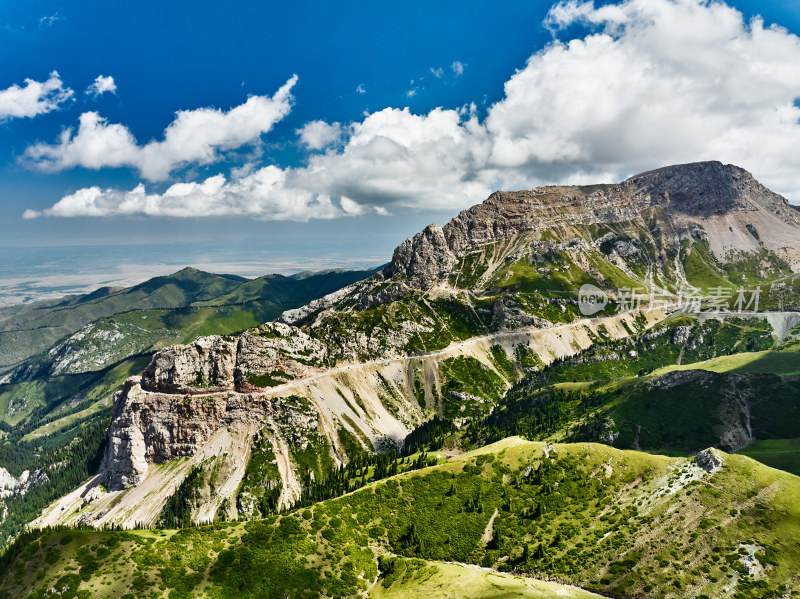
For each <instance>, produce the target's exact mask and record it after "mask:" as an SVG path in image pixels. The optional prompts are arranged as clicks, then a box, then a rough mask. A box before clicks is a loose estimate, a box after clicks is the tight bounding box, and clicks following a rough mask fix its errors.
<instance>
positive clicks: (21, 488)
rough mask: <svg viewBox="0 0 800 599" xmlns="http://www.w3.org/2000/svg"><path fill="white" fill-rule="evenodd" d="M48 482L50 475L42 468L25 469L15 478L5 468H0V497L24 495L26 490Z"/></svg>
mask: <svg viewBox="0 0 800 599" xmlns="http://www.w3.org/2000/svg"><path fill="white" fill-rule="evenodd" d="M48 482H50V477H49V476H47V473H45V472H43V471H42V470H39V469H37V470H34V471H33V472H31V471H30V470H25V471H24V472H23V473H22V474H20V475H19V478H15V477H14V476H13V475H11V473H9V472H8V470H6V469H5V468H0V497H9V496H12V495H25V494H26V493H27V492H28V491H31V490H32V489H35V488H36V487H40V486H42V485H43V484H45V483H48Z"/></svg>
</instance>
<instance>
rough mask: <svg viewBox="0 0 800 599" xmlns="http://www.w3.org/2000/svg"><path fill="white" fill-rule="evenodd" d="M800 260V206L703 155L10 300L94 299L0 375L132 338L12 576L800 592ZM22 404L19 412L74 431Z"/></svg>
mask: <svg viewBox="0 0 800 599" xmlns="http://www.w3.org/2000/svg"><path fill="white" fill-rule="evenodd" d="M799 275H800V211H798V210H797V209H796V208H795V207H793V206H792V205H790V204H789V203H788V202H787V201H786V200H785V199H784V198H782V197H781V196H779V195H777V194H774V193H773V192H771V191H769V190H768V189H766V188H765V187H763V186H762V185H760V184H759V183H758V182H757V181H756V180H755V179H754V178H753V177H752V176H751V175H750V174H749V173H748V172H746V171H744V170H743V169H741V168H738V167H735V166H732V165H723V164H721V163H718V162H704V163H694V164H687V165H677V166H672V167H666V168H662V169H658V170H655V171H650V172H647V173H642V174H640V175H636V176H634V177H631V178H630V179H628V180H626V181H624V182H622V183H619V184H616V185H593V186H551V187H543V188H537V189H534V190H528V191H519V192H497V193H495V194H492V195H491V196H490V197H489V198H488V199H487V200H486V201H485V202H483V203H482V204H478V205H476V206H473V207H472V208H469V209H467V210H465V211H463V212H462V213H460V214H459V215H458V216H456V217H455V218H454V219H453V220H452V221H450V222H449V223H447V224H446V225H445V226H444V227H439V226H438V225H430V226H429V227H427V228H426V229H424V230H423V231H421V232H420V233H418V234H417V235H415V236H414V237H412V238H410V239H408V240H406V241H405V242H403V243H401V244H400V245H399V246H398V247H397V249H396V250H395V251H394V254H393V256H392V259H391V261H390V262H389V263H388V264H387V265H386V266H385V267H384V268H382V269H380V270H378V271H375V272H361V273H329V274H323V275H315V276H310V277H296V278H294V279H286V278H283V277H272V278H265V279H264V280H262V279H258V280H256V281H241V280H237V279H236V278H233V277H218V276H214V275H205V274H200V273H197V272H196V271H194V272H192V271H181V272H180V273H177V274H176V275H174V276H173V277H172V278H171V280H169V281H167V280H164V281H160V280H159V279H154V280H152V281H151V282H148V283H146V284H144V286H145V287H143V286H138V287H135V288H132V289H130V290H125V291H124V292H121V291H114V290H104V291H103V290H101V291H99V292H97V293H96V294H92V296H85V297H84V298H81V299H67V300H65V301H64V302H61V303H52V304H44V305H41V306H37V307H28V308H23V309H17V311H16V312H13V314H12V312H9V313H8V318H9V319H12V318H16V319H18V320H17V321H16V322H19V323H30V324H24V325H21V327H20V329H19V330H20V331H30V332H27V333H25V334H29V335H34V334H35V333H33V332H32V331H35V330H36V329H34V327H33V326H32V323H34V322H35V321H37V320H38V321H42V320H44V319H45V318H61V320H60V321H59V322H60V323H61V324H59V325H58V326H60V327H73V329H74V330H72V331H69V330H66V329H64V330H62V332H61V333H60V335H61V336H60V338H59V339H58V340H55V339H52V340H50V339H49V338H48V339H44V338H42V340H41V341H37V343H39V344H40V345H42V347H39V345H36V347H38V348H39V349H37V350H36V351H33V350H32V349H29V350H23V349H21V348H19V349H15V350H14V351H16V352H17V353H12V352H11V350H8V352H7V354H4V355H8V356H9V357H7V358H5V359H6V360H7V362H6V368H7V372H6V374H5V375H4V377H5V378H4V379H3V381H4V383H5V384H4V385H3V386H0V397H2V396H3V395H5V396H6V397H9V398H10V397H12V396H13V397H19V396H20V394H21V393H22V392H21V391H19V389H20V387H19V386H20V385H29V386H34V385H36V384H38V385H40V386H42V388H43V389H45V392H46V390H47V386H48V385H51V386H52V385H53V381H58V380H60V379H59V377H62V378H63V377H68V376H76V375H78V374H82V375H86V373H89V372H103V368H108V367H111V370H113V371H114V372H115V374H114V375H113V377H112V376H110V375H109V376H107V377H106V382H105V383H104V385H105V386H104V387H102V391H97V392H96V393H95V395H94V396H92V397H93V398H94V399H93V401H95V402H96V403H97V402H99V403H100V404H102V402H103V401H108V400H109V398H110V393H111V391H112V390H113V388H114V387H115V386H117V385H119V384H120V383H122V380H123V379H125V378H126V377H128V375H133V376H130V377H128V378H127V380H125V382H124V385H122V388H121V389H120V390H118V391H117V392H116V393H114V395H113V405H112V406H111V419H110V424H109V426H108V428H107V431H106V429H105V427H101V426H98V427H96V429H95V430H94V432H92V433H91V435H87V434H86V433H85V432H78V433H77V434H76V435H75V436H73V437H72V440H71V441H70V443H73V444H74V443H76V441H75V439H80V438H82V437H90V436H91V437H92V439H94V441H93V444H88V445H86V449H85V454H86V455H85V456H83V457H82V458H81V459H82V460H83V463H84V464H86V467H85V468H84V469H83V470H81V473H85V475H86V476H84V477H83V479H82V480H80V481H75V482H76V484H75V485H74V488H72V489H69V492H66V493H59V494H51V495H52V497H51V498H52V499H53V500H54V501H52V503H51V504H50V505H49V506H47V507H46V509H44V511H43V512H42V513H41V515H39V516H38V518H36V520H35V521H34V523H33V527H34V528H36V527H38V528H44V529H45V532H44V533H36V532H29V533H25V534H20V535H19V536H18V538H17V541H16V542H15V544H14V545H13V546H12V548H11V549H9V550H8V551H7V553H6V558H5V559H6V563H7V564H8V570H7V573H6V574H5V575H4V576H2V577H0V593H2V592H4V591H5V592H7V593H8V596H23V595H26V594H28V593H32V594H33V595H32V596H46V595H47V593H48V592H49V591H48V589H56V590H57V591H58V592H59V593H62V596H76V594H78V593H81V592H88V593H89V594H90V595H93V596H100V595H103V596H123V595H125V594H126V593H128V594H130V595H131V596H150V595H151V594H153V596H160V595H159V593H161V595H163V594H164V593H168V595H169V596H176V597H179V596H186V597H188V596H194V595H202V596H210V597H228V596H232V595H233V594H237V595H242V594H244V595H249V596H276V597H277V596H281V597H282V596H297V597H305V596H308V597H316V596H321V595H322V596H357V595H360V596H377V597H380V596H387V597H392V596H397V597H403V596H412V597H413V596H422V595H423V594H425V595H426V596H441V597H444V596H448V595H447V594H446V589H447V587H448V585H455V584H458V582H457V581H458V580H462V581H463V580H465V579H474V584H473V585H472V586H471V588H470V589H469V590H463V591H461V592H462V593H463V595H461V596H475V597H479V596H480V597H495V596H497V597H500V596H508V595H509V594H512V593H514V594H521V595H522V596H530V597H537V596H552V595H553V594H555V595H561V594H564V596H574V597H583V596H591V594H590V593H591V592H594V593H601V594H603V595H609V596H619V597H634V596H636V597H639V596H641V597H686V596H692V597H701V596H707V597H711V596H713V597H779V596H791V592H792V591H793V590H794V589H796V588H798V585H800V579H799V578H798V576H797V572H798V571H800V567H798V566H800V546H798V545H797V543H796V542H795V539H796V536H797V535H796V531H797V530H798V528H800V514H798V513H797V509H796V506H795V505H794V502H793V500H792V497H793V494H794V493H796V491H797V489H798V488H800V479H798V478H797V476H796V474H798V473H800V451H798V450H800V442H799V441H798V438H797V431H798V430H800V406H798V404H797V397H798V392H799V391H800V313H799V312H798V308H800V286H799V282H798V276H799ZM167 279H170V278H167ZM587 289H588V290H590V292H591V293H592V294H593V296H592V297H594V298H595V299H598V298H599V299H600V300H601V301H600V303H597V304H592V306H591V310H587V304H586V302H585V301H584V300H585V298H584V297H583V295H584V294H585V293H588V292H587V291H586V290H587ZM176 290H177V291H176ZM303 294H305V295H303ZM151 297H152V298H159V299H158V300H156V299H153V301H161V302H164V303H167V302H172V304H170V305H169V306H166V305H162V304H158V305H156V304H153V305H152V306H149V307H148V308H147V309H146V310H145V309H144V308H143V303H142V302H147V301H150V299H149V298H151ZM301 298H302V301H301ZM687 298H689V299H690V300H691V301H687ZM123 300H124V301H130V302H133V303H134V304H135V305H136V306H137V308H135V311H133V312H126V313H122V314H120V313H119V312H116V313H114V314H111V313H110V312H109V313H108V314H106V313H104V312H103V310H113V309H117V308H118V307H119V306H120V305H123V303H124V301H123ZM291 304H295V305H291ZM144 305H147V304H144ZM112 306H114V307H113V308H112ZM242 306H246V308H243V307H242ZM254 306H257V308H255V307H254ZM278 307H280V310H277V308H278ZM35 310H41V312H40V314H41V315H42V316H40V317H39V318H38V319H37V318H36V317H35V316H34V314H36V312H35ZM63 310H67V314H71V313H70V312H69V311H70V310H75V312H74V314H71V315H70V316H68V317H62V316H59V315H60V313H61V312H62V311H63ZM159 311H160V312H159ZM248 311H249V314H251V317H250V318H251V320H248V318H245V317H243V316H242V314H243V312H248ZM90 318H94V319H93V320H91V321H90V320H88V319H90ZM98 318H99V320H98ZM151 318H152V319H153V322H154V323H155V324H153V325H152V326H151V325H150V324H149V323H148V324H147V325H146V326H141V323H140V321H147V320H150V319H151ZM26 319H27V320H26ZM137 319H138V320H137ZM272 319H274V320H272ZM3 322H7V321H3ZM8 322H10V320H8ZM189 323H191V325H190V324H189ZM198 323H199V324H198ZM242 325H243V326H242ZM250 325H253V326H250ZM24 326H28V328H27V329H25V328H24ZM53 326H56V325H53ZM126 327H128V328H126ZM131 327H136V328H138V329H141V330H142V331H145V332H143V333H138V332H137V333H136V334H131V333H130V332H129V331H131V330H132V328H131ZM213 327H217V330H216V331H215V332H216V333H217V334H214V335H206V336H199V337H198V335H200V334H202V333H205V332H210V331H208V329H210V328H213ZM226 327H227V328H226ZM244 329H247V330H244ZM55 334H56V333H55V332H54V333H53V335H55ZM48 343H49V344H50V345H47V344H48ZM169 343H178V344H177V345H170V346H168V347H166V345H167V344H169ZM32 344H33V343H32ZM45 346H47V347H49V349H47V350H45V349H43V347H45ZM26 351H27V352H29V353H28V355H25V352H26ZM153 352H155V353H153ZM139 356H141V357H139ZM126 360H127V362H125V361H126ZM123 364H125V366H122V365H123ZM93 369H94V370H93ZM115 369H116V370H115ZM106 372H111V371H106ZM104 376H105V375H104ZM91 380H92V381H95V379H91ZM92 384H93V385H95V388H96V389H100V387H98V386H97V383H95V382H93V383H92ZM60 387H63V385H60ZM13 393H17V395H15V396H14V395H13ZM15 401H19V400H15ZM8 403H10V400H7V403H6V405H8ZM62 403H63V402H62ZM73 404H74V406H75V407H80V406H84V405H86V404H82V403H80V402H78V403H74V400H73ZM59 405H62V404H59ZM91 405H95V403H93V404H91ZM102 405H106V404H102ZM84 409H88V408H84ZM96 409H97V410H98V413H101V410H100V408H96ZM8 412H9V410H8V408H7V407H6V409H5V411H4V418H5V422H6V425H5V428H4V431H5V435H6V437H7V439H8V440H11V439H24V438H25V437H20V436H15V435H19V432H20V431H23V430H24V431H26V432H25V435H26V436H27V440H28V442H30V440H31V439H32V438H39V439H45V441H43V442H42V444H43V447H44V446H48V444H51V445H52V446H53V447H56V448H58V447H61V446H59V445H58V443H57V442H56V443H53V441H52V440H53V439H55V438H56V437H58V435H59V434H61V433H60V429H59V432H56V431H55V430H51V429H52V428H53V427H51V429H48V428H46V427H47V423H46V419H45V418H40V419H39V420H35V419H32V415H34V414H35V412H34V411H28V412H24V411H23V416H21V417H18V419H17V420H16V422H15V421H14V419H13V416H14V414H13V413H12V414H9V413H8ZM27 414H30V415H27ZM72 414H73V413H70V415H72ZM86 422H87V421H86V420H81V421H80V423H81V427H83V431H86V430H87V427H86ZM33 424H37V425H38V427H37V428H36V429H31V426H32V425H33ZM26 427H27V428H26ZM43 427H44V428H43ZM55 428H57V427H55ZM62 428H63V426H62ZM92 435H93V436H92ZM78 444H80V442H78ZM7 446H8V444H6V445H4V446H3V447H5V448H6V453H7V455H9V456H11V455H13V451H12V450H10V449H8V448H7ZM709 447H713V448H714V449H708V448H709ZM58 450H60V449H58ZM56 453H57V451H55V452H54V453H53V455H55V454H56ZM736 453H739V454H744V455H734V454H736ZM658 454H666V455H669V456H671V457H664V456H663V455H658ZM747 454H749V455H752V456H754V457H755V458H757V459H758V460H760V461H761V462H758V461H754V460H753V459H751V458H749V457H746V455H747ZM57 464H58V461H57V460H55V458H53V460H51V462H50V463H48V464H46V465H45V467H44V468H41V467H40V468H39V470H38V471H40V472H44V473H45V474H47V475H48V476H51V477H55V475H56V474H55V473H57V472H58V471H59V466H57ZM765 464H767V465H765ZM0 465H4V466H5V467H6V468H8V469H9V471H11V468H9V466H6V465H5V464H3V463H2V462H0ZM769 465H774V466H778V467H780V468H782V469H783V470H784V471H778V470H774V469H773V468H771V467H769ZM21 466H22V464H17V465H16V470H15V471H14V472H12V474H13V475H14V476H18V475H19V472H20V468H21ZM48 468H49V470H48ZM792 472H794V473H795V474H792ZM48 473H49V474H48ZM78 483H79V484H78ZM47 485H48V483H43V484H42V485H41V489H46V488H47ZM62 488H63V485H62ZM58 495H60V496H58ZM42 507H44V506H42ZM27 515H29V512H26V516H27ZM22 519H24V518H22ZM18 521H21V519H20V520H18ZM242 521H244V522H242ZM196 525H204V526H199V527H198V526H196ZM65 526H66V527H69V528H68V529H64V528H62V527H65ZM75 527H77V529H75ZM108 528H113V529H126V530H128V531H129V532H111V531H107V532H102V531H103V530H104V529H108ZM176 528H182V530H181V531H180V532H175V531H174V529H176ZM95 529H97V530H95ZM131 529H135V530H131ZM8 530H11V529H8ZM16 530H18V529H15V530H14V531H15V532H16ZM121 559H123V560H124V561H126V563H131V564H136V567H135V568H133V567H131V568H128V567H117V566H114V563H118V562H119V560H121ZM476 567H480V568H486V569H488V570H474V568H476ZM70 572H71V573H70ZM509 574H515V575H523V576H534V577H536V578H538V579H543V580H548V581H551V582H549V583H544V582H537V583H534V582H533V581H532V580H529V579H526V578H523V579H518V578H515V577H514V576H511V575H509ZM561 584H571V585H577V586H579V587H581V588H582V589H586V591H585V592H584V591H581V590H578V589H575V588H573V587H567V586H559V585H561ZM537 585H539V586H538V587H537ZM548 585H549V586H548ZM58 589H65V590H64V591H63V592H62V591H60V590H58ZM37 593H38V595H37ZM64 593H72V595H69V594H64ZM469 593H473V594H472V595H470V594H469ZM537 593H538V594H537Z"/></svg>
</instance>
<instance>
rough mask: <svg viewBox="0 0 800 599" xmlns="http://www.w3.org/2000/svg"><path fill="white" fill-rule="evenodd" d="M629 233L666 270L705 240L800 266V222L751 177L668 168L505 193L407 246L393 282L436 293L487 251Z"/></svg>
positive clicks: (701, 166)
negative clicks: (683, 245)
mask: <svg viewBox="0 0 800 599" xmlns="http://www.w3.org/2000/svg"><path fill="white" fill-rule="evenodd" d="M624 223H627V224H628V225H634V226H635V228H639V229H641V232H642V233H645V234H646V235H647V236H648V237H650V238H651V241H652V243H653V245H654V247H655V248H656V249H658V250H659V255H660V258H661V259H662V260H666V258H667V256H666V250H667V248H669V247H670V246H671V245H673V246H674V245H675V243H676V242H677V241H678V238H676V237H675V236H674V235H675V234H677V235H678V237H680V233H681V231H696V233H695V235H701V236H702V237H703V239H704V241H705V242H707V244H708V246H709V249H710V251H711V252H712V253H713V254H714V256H715V257H716V258H717V259H720V260H725V259H727V258H730V257H731V256H730V254H731V253H736V252H755V251H758V250H759V249H760V248H762V247H763V248H765V249H767V250H778V251H779V253H780V255H781V256H782V257H784V258H785V259H787V260H789V262H790V263H792V264H793V265H794V266H795V267H797V266H798V265H800V254H799V253H798V250H799V249H800V212H799V211H798V210H797V209H796V208H795V207H793V206H792V205H790V204H789V203H788V202H787V201H786V199H785V198H783V197H781V196H780V195H778V194H776V193H774V192H772V191H770V190H769V189H767V188H766V187H764V186H763V185H761V184H760V183H759V182H758V181H756V180H755V178H753V176H752V175H751V174H750V173H749V172H747V171H746V170H744V169H742V168H739V167H737V166H734V165H730V164H728V165H723V164H722V163H721V162H716V161H714V162H695V163H691V164H681V165H676V166H668V167H664V168H660V169H656V170H652V171H648V172H645V173H641V174H639V175H635V176H633V177H630V178H629V179H626V180H625V181H623V182H622V183H618V184H614V185H587V186H547V187H539V188H536V189H532V190H526V191H512V192H509V191H498V192H496V193H493V194H492V195H491V196H489V198H488V199H487V200H485V201H484V202H482V203H481V204H477V205H475V206H472V207H471V208H468V209H467V210H464V211H462V212H461V213H460V214H459V215H458V216H456V217H455V218H454V219H453V220H452V221H450V222H449V223H447V224H446V225H445V226H444V227H439V226H438V225H435V224H433V225H430V226H428V227H427V228H426V229H425V230H424V231H422V232H420V233H418V234H417V235H415V236H414V237H413V238H410V239H407V240H406V241H405V242H404V243H402V244H401V245H400V246H398V248H397V249H396V250H395V252H394V255H393V257H392V261H391V263H390V264H389V265H388V266H387V267H386V268H385V269H384V271H383V275H384V276H385V277H393V276H396V275H398V274H401V275H405V276H407V277H408V278H409V279H410V281H409V285H411V286H417V287H422V288H429V287H431V286H432V285H434V284H436V282H437V281H439V279H441V278H442V277H444V276H448V275H449V274H451V273H452V270H453V268H455V267H457V264H458V263H459V260H460V259H462V258H463V257H464V256H465V255H466V254H468V253H469V252H473V251H475V250H476V249H477V248H479V247H482V246H486V245H488V244H492V243H495V242H498V241H501V240H508V239H511V238H513V237H515V236H519V235H521V234H532V233H541V232H545V231H554V232H559V235H558V236H563V234H569V231H570V230H573V231H575V228H576V227H577V228H586V227H596V226H604V227H608V226H610V225H621V224H624ZM762 233H763V239H762ZM671 234H672V236H671ZM660 266H661V267H663V266H664V265H663V264H661V265H660Z"/></svg>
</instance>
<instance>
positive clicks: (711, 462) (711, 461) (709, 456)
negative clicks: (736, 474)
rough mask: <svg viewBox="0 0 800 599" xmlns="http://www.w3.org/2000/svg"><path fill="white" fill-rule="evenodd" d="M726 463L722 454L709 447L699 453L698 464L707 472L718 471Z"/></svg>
mask: <svg viewBox="0 0 800 599" xmlns="http://www.w3.org/2000/svg"><path fill="white" fill-rule="evenodd" d="M724 464H725V461H724V460H723V459H722V456H721V455H719V454H718V453H717V452H716V451H715V450H714V449H713V448H711V447H709V448H708V449H704V450H703V451H701V452H700V453H698V454H697V465H698V466H700V467H701V468H702V469H703V470H705V471H706V472H716V471H717V470H719V469H720V468H722V466H723V465H724Z"/></svg>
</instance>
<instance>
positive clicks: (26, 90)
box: [0, 71, 73, 123]
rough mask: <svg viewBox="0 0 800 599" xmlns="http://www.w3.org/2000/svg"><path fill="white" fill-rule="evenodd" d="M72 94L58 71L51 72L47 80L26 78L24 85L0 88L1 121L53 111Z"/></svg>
mask: <svg viewBox="0 0 800 599" xmlns="http://www.w3.org/2000/svg"><path fill="white" fill-rule="evenodd" d="M72 96H73V92H72V90H71V89H70V88H68V87H64V84H63V82H62V81H61V77H59V75H58V72H57V71H53V72H52V73H50V77H48V79H47V81H42V82H40V81H34V80H33V79H25V85H24V86H23V87H20V86H19V85H17V84H14V85H12V86H11V87H9V88H7V89H4V90H0V123H2V122H4V121H8V120H10V119H19V118H32V117H35V116H38V115H40V114H45V113H48V112H52V111H53V110H57V109H58V108H60V107H61V105H62V104H64V103H65V102H67V101H68V100H70V99H71V98H72Z"/></svg>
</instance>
